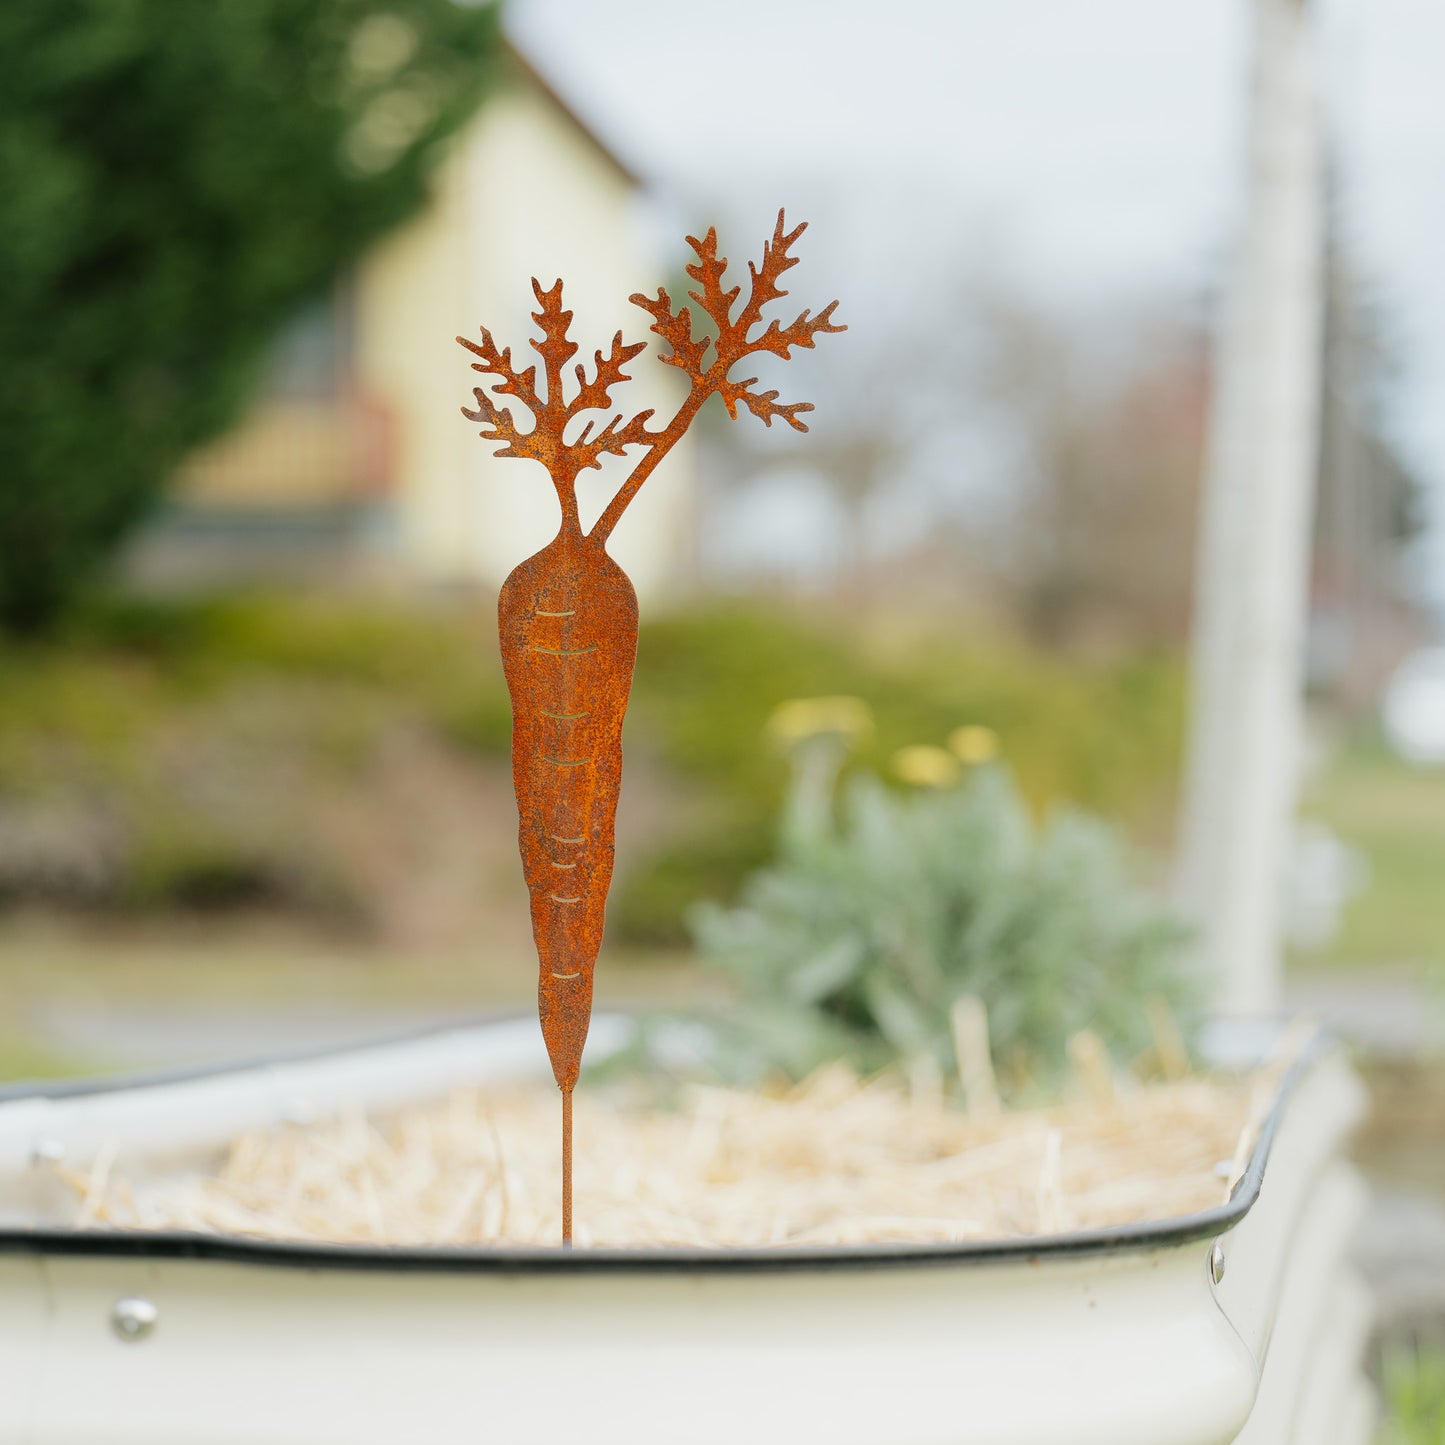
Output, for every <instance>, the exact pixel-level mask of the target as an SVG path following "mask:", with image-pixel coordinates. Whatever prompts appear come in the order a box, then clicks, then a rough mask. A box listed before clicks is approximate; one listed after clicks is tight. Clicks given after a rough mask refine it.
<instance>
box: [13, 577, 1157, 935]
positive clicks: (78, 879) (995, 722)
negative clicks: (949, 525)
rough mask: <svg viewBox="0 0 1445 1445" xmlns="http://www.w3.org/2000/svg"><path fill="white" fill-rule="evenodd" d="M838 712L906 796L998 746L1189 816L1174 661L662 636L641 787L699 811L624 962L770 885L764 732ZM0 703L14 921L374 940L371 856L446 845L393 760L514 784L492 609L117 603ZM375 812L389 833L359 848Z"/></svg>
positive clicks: (643, 670) (627, 877)
mask: <svg viewBox="0 0 1445 1445" xmlns="http://www.w3.org/2000/svg"><path fill="white" fill-rule="evenodd" d="M827 693H851V694H856V695H857V696H859V697H861V698H863V699H864V700H865V701H866V702H867V703H868V705H869V706H870V708H871V709H872V711H873V714H874V716H875V719H876V723H877V730H876V736H875V737H874V738H873V740H872V741H871V743H870V744H869V745H868V746H867V747H866V748H864V749H863V750H862V751H861V752H860V753H859V754H858V755H857V756H856V758H855V759H854V765H855V766H861V767H867V768H871V769H873V770H875V771H880V772H884V773H886V772H887V770H888V763H889V759H890V757H891V756H892V753H893V752H894V750H895V749H897V748H899V747H901V746H905V745H908V744H912V743H918V742H941V741H942V740H943V739H944V738H945V737H946V736H947V734H948V733H949V731H950V730H951V729H953V728H954V727H956V726H958V725H959V724H961V723H965V724H966V723H977V724H982V725H984V726H987V727H989V728H992V729H994V730H995V731H996V732H997V733H998V735H999V737H1000V739H1001V742H1002V750H1003V756H1004V758H1005V759H1006V761H1007V762H1008V764H1009V766H1010V767H1011V769H1012V770H1013V772H1014V773H1015V774H1016V776H1017V778H1018V780H1019V784H1020V787H1021V789H1022V792H1023V794H1024V796H1025V797H1026V798H1027V799H1028V800H1029V802H1030V803H1031V804H1032V805H1033V806H1034V807H1035V808H1040V807H1043V806H1045V805H1047V804H1049V803H1051V802H1054V801H1057V800H1064V799H1067V800H1069V801H1071V802H1075V803H1078V804H1079V805H1081V806H1084V807H1087V808H1089V809H1091V810H1093V811H1095V812H1098V813H1102V814H1104V815H1107V816H1109V817H1111V818H1114V819H1117V820H1121V821H1124V822H1126V823H1130V824H1133V825H1134V826H1135V828H1136V830H1137V829H1143V830H1144V831H1145V832H1146V833H1147V832H1148V831H1149V830H1150V829H1152V828H1156V827H1157V826H1158V825H1159V823H1160V821H1161V820H1162V819H1163V817H1164V816H1165V815H1166V813H1167V809H1168V806H1169V804H1170V802H1171V799H1172V793H1173V779H1174V775H1175V771H1176V766H1177V755H1178V744H1179V732H1180V717H1181V698H1182V686H1181V671H1180V668H1179V666H1178V665H1177V663H1176V662H1175V661H1174V660H1173V659H1171V658H1169V657H1166V656H1161V655H1141V656H1137V657H1131V658H1125V659H1122V660H1118V661H1114V662H1110V663H1107V664H1099V665H1088V664H1084V663H1081V662H1078V661H1073V660H1069V659H1066V658H1061V657H1058V656H1053V655H1049V654H1045V653H1041V652H1037V651H1032V650H1028V649H1025V648H1022V647H1020V646H1017V645H1013V644H1004V643H999V642H992V643H990V642H983V641H974V642H961V641H956V640H947V639H942V638H935V639H934V640H931V641H928V642H926V643H922V642H920V643H918V644H916V645H913V646H910V647H908V648H906V649H894V650H893V651H892V652H890V653H885V652H882V651H873V650H870V649H869V648H867V647H865V646H861V645H859V644H858V643H856V642H854V641H852V640H850V639H848V638H847V637H846V636H844V635H842V634H841V633H839V632H837V631H832V630H829V629H828V628H827V627H826V626H824V625H822V624H820V623H817V622H809V621H807V620H806V619H804V618H802V617H801V616H799V615H796V614H790V613H787V612H783V611H780V610H779V609H777V608H764V607H762V606H760V605H759V606H751V607H748V606H732V605H729V606H722V605H716V606H708V607H703V608H699V609H696V610H693V611H689V612H686V613H680V614H677V615H675V616H672V617H663V618H659V619H657V620H655V621H649V622H644V624H643V628H642V637H641V644H640V649H639V657H638V666H637V676H636V683H635V691H634V696H633V705H632V709H631V714H630V716H629V720H628V736H627V747H628V756H629V768H630V770H631V776H632V777H633V778H634V779H635V780H637V781H641V779H642V778H643V776H644V775H645V774H647V773H650V774H651V775H652V776H653V777H658V776H660V777H661V778H662V780H663V782H664V783H665V784H666V783H668V782H669V780H670V782H671V783H672V784H675V785H676V786H671V787H669V789H668V792H669V797H668V800H667V801H668V806H666V807H664V808H663V809H662V810H661V811H660V817H661V820H662V821H661V823H660V825H659V826H660V827H661V828H663V829H664V830H665V831H660V832H659V833H658V834H657V835H656V836H655V837H654V838H653V839H652V840H651V842H650V845H649V846H648V847H647V848H645V849H639V848H638V846H637V845H636V844H635V843H633V844H632V845H630V846H629V848H628V849H627V850H626V853H625V855H624V856H623V857H622V858H621V860H620V868H619V873H618V877H617V880H616V883H615V885H614V891H613V898H612V906H611V908H610V911H609V927H610V929H611V936H612V937H613V938H614V939H616V940H618V941H622V942H628V943H632V944H668V945H671V944H676V943H679V942H681V941H682V940H683V939H684V938H685V932H684V929H683V922H682V920H683V915H684V912H685V910H686V909H687V908H688V906H689V905H690V904H692V903H693V902H694V901H696V900H697V899H699V898H703V897H707V898H714V899H718V900H723V901H726V900H729V899H731V898H732V897H733V896H734V894H735V892H736V890H737V888H738V886H739V885H740V883H741V881H742V879H743V878H744V877H745V875H746V874H747V872H748V871H749V870H751V869H752V868H754V867H756V866H759V865H761V864H762V863H763V862H765V861H766V859H767V858H768V857H769V856H770V855H771V853H772V851H773V843H774V828H775V819H776V813H777V808H778V805H779V802H780V800H781V796H782V792H783V786H784V783H785V769H784V762H783V759H782V757H781V756H779V755H778V754H777V753H776V752H774V751H773V750H772V749H771V748H770V747H769V745H768V744H767V742H766V741H765V739H764V736H763V731H764V725H765V723H766V720H767V718H768V716H769V714H770V713H771V711H772V710H773V708H774V707H775V706H776V705H777V704H778V703H779V702H782V701H784V700H785V699H788V698H791V697H797V696H809V695H819V694H827ZM0 695H3V706H0V897H4V896H9V897H11V898H17V897H18V898H26V897H32V896H37V895H38V896H52V897H54V898H56V899H57V900H59V901H62V902H79V903H84V904H91V905H98V906H107V907H109V906H119V907H136V906H139V907H147V908H165V907H171V906H176V905H195V904H207V903H224V902H230V901H258V902H270V903H277V904H281V905H283V906H288V907H291V906H295V907H300V908H302V909H304V910H307V911H317V910H319V911H321V912H323V913H328V914H337V915H341V916H359V917H360V918H361V919H362V920H363V921H364V920H365V918H366V916H367V914H368V909H369V908H370V906H371V900H369V899H368V897H367V896H366V891H367V890H368V889H369V888H372V887H373V886H374V882H373V879H374V874H373V873H368V872H367V871H365V870H364V869H363V870H362V871H360V872H358V871H357V868H356V867H355V866H354V859H353V857H352V855H353V852H354V850H355V849H356V848H358V847H360V846H361V844H362V842H365V841H366V840H365V838H364V837H363V838H358V836H357V835H358V834H359V833H362V834H364V833H365V832H366V831H367V830H368V829H369V830H370V831H371V832H373V833H375V834H377V835H378V836H377V837H376V839H374V840H373V841H372V842H371V843H370V844H369V845H368V846H370V847H372V848H373V849H375V848H380V847H382V846H383V843H384V841H385V839H384V838H383V837H382V836H381V835H383V834H385V833H387V832H388V831H402V832H404V831H405V830H406V829H408V828H410V829H411V830H412V831H413V832H416V833H418V834H423V833H424V832H425V829H426V821H427V820H426V819H425V818H424V817H412V816H411V812H415V811H416V810H415V809H413V810H411V812H408V813H407V814H406V815H405V816H402V815H398V814H397V813H396V811H395V804H394V802H392V801H389V795H388V794H387V793H386V790H385V787H383V786H382V785H381V784H379V783H378V778H379V777H380V776H381V775H382V774H383V773H384V772H385V768H386V766H387V765H388V759H394V756H395V752H396V740H397V739H398V738H399V737H401V738H411V739H413V740H414V741H415V742H416V743H417V746H418V747H422V746H424V747H425V748H426V749H429V750H430V751H429V756H430V757H431V758H432V759H433V760H436V759H438V758H444V759H451V760H452V761H451V762H448V763H447V766H449V767H453V766H457V767H470V766H471V764H470V763H469V762H468V759H475V760H485V762H486V763H487V764H488V766H489V767H490V768H491V769H492V770H493V776H495V770H496V769H497V768H498V767H499V766H501V765H503V764H504V763H505V759H506V757H507V753H508V748H509V744H510V730H511V723H510V710H509V706H508V702H507V697H506V692H505V688H504V687H503V684H502V679H501V669H500V666H499V664H498V661H497V652H496V636H495V622H494V616H493V612H492V607H491V602H490V599H486V600H485V601H482V600H480V599H479V600H478V602H477V604H476V605H475V606H474V607H470V608H467V607H459V606H455V605H451V606H442V605H440V604H438V605H436V606H422V605H415V604H414V605H402V604H399V603H397V602H392V601H380V600H377V601H362V600H357V599H355V598H326V597H297V596H284V595H237V596H227V597H220V598H215V599H210V600H200V601H185V602H182V601H163V602H142V601H134V600H130V601H126V600H119V601H117V600H112V601H110V602H107V603H104V604H95V605H92V606H91V607H90V608H88V609H87V610H85V611H83V612H81V613H80V614H78V615H75V616H73V617H72V618H71V619H70V620H69V621H68V622H67V623H66V625H65V628H64V630H63V631H62V632H60V633H59V634H57V635H56V636H54V637H51V638H48V639H46V640H44V641H19V640H14V639H11V640H9V641H5V640H0ZM474 771H475V772H478V773H480V772H481V770H480V769H474ZM636 785H637V783H636V781H635V782H634V787H635V786H636ZM386 786H389V787H392V788H395V787H397V786H401V787H402V789H403V792H404V791H405V783H404V779H399V778H397V777H395V776H393V777H392V779H391V782H390V783H389V784H387V785H386ZM495 792H496V790H495V789H493V795H495ZM503 796H505V795H504V794H503ZM492 806H493V807H495V806H496V805H495V802H494V803H493V804H492ZM353 808H358V809H362V810H363V811H364V810H365V809H367V808H369V809H370V812H366V813H365V819H366V821H365V822H364V824H363V823H360V822H358V821H357V819H356V817H353V816H351V814H350V811H349V810H351V809H353ZM388 809H390V811H388ZM669 820H670V821H669ZM478 826H479V827H493V828H495V827H496V826H497V824H496V820H495V819H493V818H482V819H479V820H478ZM507 828H508V830H510V820H508V823H507ZM403 873H404V869H403V866H402V864H401V863H397V864H395V865H394V866H393V868H392V873H391V875H389V876H393V877H395V876H400V875H401V874H403Z"/></svg>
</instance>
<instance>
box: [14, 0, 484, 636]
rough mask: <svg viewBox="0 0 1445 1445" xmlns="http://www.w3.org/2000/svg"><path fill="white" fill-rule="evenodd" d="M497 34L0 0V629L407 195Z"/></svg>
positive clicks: (27, 606)
mask: <svg viewBox="0 0 1445 1445" xmlns="http://www.w3.org/2000/svg"><path fill="white" fill-rule="evenodd" d="M499 45H500V32H499V29H498V7H497V6H495V5H486V6H461V5H457V4H454V3H452V0H208V3H197V4H184V3H183V4H176V3H174V0H10V3H7V4H4V5H0V194H3V195H4V197H5V224H4V225H3V226H0V436H3V437H4V439H5V442H4V448H5V474H4V478H3V481H0V625H4V626H7V627H9V628H11V629H16V630H21V629H33V628H35V627H37V626H39V625H41V624H43V623H46V622H48V621H49V620H50V619H51V618H52V617H53V616H54V615H55V613H56V611H57V609H58V608H59V607H60V606H61V605H62V604H63V603H65V602H66V601H67V600H68V599H69V598H70V597H71V596H72V595H73V594H74V593H75V592H76V590H77V588H78V587H79V586H80V584H81V583H82V582H83V581H84V580H85V578H86V577H87V575H88V573H89V572H90V571H91V570H92V569H93V568H94V567H95V565H96V564H97V563H98V562H99V561H101V560H103V559H104V558H105V557H106V556H107V555H108V553H109V551H110V550H111V548H112V547H114V546H115V544H116V543H117V542H118V541H119V540H120V538H121V537H122V536H123V535H124V533H125V532H126V531H127V529H128V528H130V527H131V526H132V525H134V524H135V523H136V522H137V521H138V520H139V519H140V518H141V517H142V516H143V515H144V514H145V513H146V511H147V510H148V509H149V508H150V506H151V504H152V502H153V501H154V499H155V498H156V497H157V495H158V494H159V493H160V491H161V489H162V488H163V487H164V486H165V485H166V484H167V482H168V481H169V480H170V477H171V474H172V472H173V471H174V470H175V468H176V466H177V464H178V463H179V461H180V460H181V458H182V457H183V456H184V455H185V453H186V452H187V451H189V450H190V449H191V448H193V447H195V446H197V445H198V444H199V443H201V442H203V441H205V440H207V439H208V438H209V437H211V436H213V435H215V434H216V433H217V432H218V431H220V430H221V429H222V428H223V427H224V426H225V425H226V424H227V423H228V422H229V421H231V420H232V419H233V418H234V417H235V416H236V414H237V412H238V410H239V408H240V406H241V404H242V402H243V401H244V400H245V398H246V396H247V394H248V391H249V389H250V388H251V386H252V385H253V383H254V381H255V380H256V377H257V374H258V371H259V369H260V365H261V363H262V361H263V359H264V357H265V354H266V350H267V348H268V346H269V344H270V342H271V340H272V338H273V336H274V334H275V332H276V331H277V329H278V327H279V326H280V325H281V324H282V323H283V322H285V321H286V320H287V319H288V318H289V317H290V315H291V314H292V313H293V312H294V311H295V309H296V308H297V307H298V306H299V305H300V304H301V303H302V302H303V301H306V300H309V299H310V298H312V297H313V296H314V295H315V294H316V293H318V292H319V291H321V290H322V289H323V288H324V287H326V286H327V285H328V284H329V283H330V282H331V281H332V279H333V278H334V277H335V276H336V275H337V273H338V272H339V271H340V270H341V268H342V267H343V266H345V265H346V264H347V263H348V262H349V261H350V260H352V259H353V258H354V257H356V256H357V255H359V254H360V253H361V252H362V250H364V249H365V247H367V246H368V245H369V244H370V243H371V242H372V241H373V240H374V239H375V238H376V237H377V236H378V235H380V234H381V233H382V232H384V231H385V230H387V229H388V228H389V227H391V226H394V225H395V224H397V223H398V222H400V221H402V220H404V219H406V217H407V216H409V215H410V214H411V213H412V212H413V211H414V210H415V209H416V208H417V206H419V205H420V204H421V202H422V201H423V199H424V197H425V186H426V177H427V174H428V171H429V170H430V167H431V165H432V163H433V161H434V160H435V159H436V157H437V156H438V154H439V143H440V142H441V141H442V140H443V139H444V138H445V137H446V136H447V135H448V134H449V133H450V132H451V131H452V130H453V129H454V128H455V127H456V126H457V125H458V124H459V123H460V122H461V121H462V120H463V119H465V118H466V116H467V115H469V114H470V113H471V111H472V110H473V108H474V107H475V106H476V104H477V103H478V101H479V100H480V99H481V96H482V94H483V92H484V90H485V88H486V86H487V85H488V83H489V81H490V79H491V77H492V74H493V69H492V66H491V63H490V62H491V60H492V58H493V57H494V56H495V55H496V54H497V53H498V49H499Z"/></svg>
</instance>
